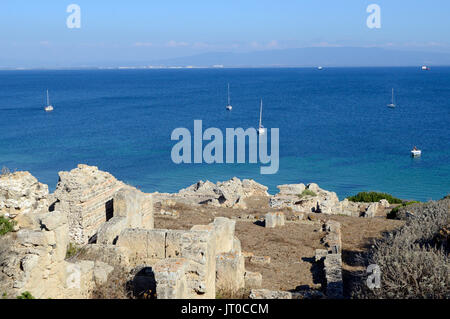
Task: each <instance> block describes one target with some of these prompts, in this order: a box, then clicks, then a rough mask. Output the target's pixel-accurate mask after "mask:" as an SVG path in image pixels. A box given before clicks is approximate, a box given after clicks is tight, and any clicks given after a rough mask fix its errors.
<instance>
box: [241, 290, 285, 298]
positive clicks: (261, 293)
mask: <svg viewBox="0 0 450 319" xmlns="http://www.w3.org/2000/svg"><path fill="white" fill-rule="evenodd" d="M249 298H250V299H292V293H291V292H289V291H275V290H268V289H252V290H251V292H250V296H249Z"/></svg>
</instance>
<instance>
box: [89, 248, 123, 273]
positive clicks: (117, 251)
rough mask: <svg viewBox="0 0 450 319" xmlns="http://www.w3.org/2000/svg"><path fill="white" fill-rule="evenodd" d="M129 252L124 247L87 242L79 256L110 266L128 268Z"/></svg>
mask: <svg viewBox="0 0 450 319" xmlns="http://www.w3.org/2000/svg"><path fill="white" fill-rule="evenodd" d="M129 254H130V253H129V251H128V249H126V248H125V247H118V246H115V245H99V244H89V245H86V246H85V247H83V250H82V253H81V257H82V258H83V259H86V260H92V261H101V262H104V263H106V264H108V265H112V266H120V267H125V268H130V260H129Z"/></svg>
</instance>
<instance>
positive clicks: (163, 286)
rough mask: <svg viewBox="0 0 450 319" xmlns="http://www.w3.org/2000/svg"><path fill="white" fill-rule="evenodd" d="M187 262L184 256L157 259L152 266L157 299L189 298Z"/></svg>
mask: <svg viewBox="0 0 450 319" xmlns="http://www.w3.org/2000/svg"><path fill="white" fill-rule="evenodd" d="M189 263H190V262H189V261H188V260H187V259H184V258H167V259H163V260H161V261H159V262H158V263H157V264H156V265H155V266H154V267H153V271H154V275H155V280H156V296H157V298H158V299H188V298H190V294H189V293H188V282H187V276H186V271H187V270H188V269H189Z"/></svg>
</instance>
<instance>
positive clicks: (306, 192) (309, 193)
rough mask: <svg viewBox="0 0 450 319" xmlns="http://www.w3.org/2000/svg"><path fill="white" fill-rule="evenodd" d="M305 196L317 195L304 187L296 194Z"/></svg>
mask: <svg viewBox="0 0 450 319" xmlns="http://www.w3.org/2000/svg"><path fill="white" fill-rule="evenodd" d="M306 196H317V194H316V193H314V192H313V191H312V190H310V189H305V190H304V191H303V192H302V193H301V194H299V195H298V197H300V198H303V197H306Z"/></svg>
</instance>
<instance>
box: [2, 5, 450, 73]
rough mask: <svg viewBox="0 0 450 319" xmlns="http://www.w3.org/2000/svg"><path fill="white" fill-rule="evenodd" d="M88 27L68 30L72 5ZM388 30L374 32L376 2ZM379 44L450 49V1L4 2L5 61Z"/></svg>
mask: <svg viewBox="0 0 450 319" xmlns="http://www.w3.org/2000/svg"><path fill="white" fill-rule="evenodd" d="M72 3H75V4H78V5H79V6H80V8H81V28H80V29H69V28H67V26H66V19H67V17H68V16H69V13H67V12H66V8H67V6H68V5H69V4H72ZM372 3H375V4H378V5H379V6H380V7H381V28H380V29H369V28H368V27H367V26H366V19H367V17H368V16H369V13H367V12H366V8H367V6H368V5H369V4H372ZM309 46H321V47H327V46H364V47H367V46H376V47H385V48H394V49H401V50H416V51H423V50H433V51H441V52H450V1H448V0H432V1H430V0H429V1H424V0H409V1H407V0H372V1H364V0H277V1H275V0H257V1H256V0H228V1H222V0H164V1H162V0H161V1H160V0H128V1H125V0H120V1H119V0H117V1H116V0H70V1H65V0H39V1H31V0H1V1H0V66H74V65H83V64H91V65H92V64H96V63H100V61H102V62H103V63H116V62H117V63H123V64H126V63H127V62H130V61H135V62H139V61H142V62H145V61H151V60H154V59H162V58H171V57H179V56H186V55H192V54H197V53H204V52H214V51H217V52H248V51H252V50H271V49H283V48H298V47H309Z"/></svg>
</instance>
